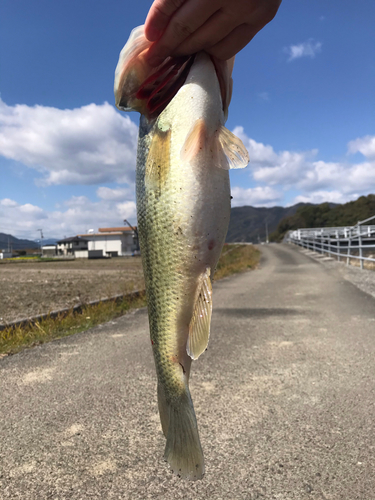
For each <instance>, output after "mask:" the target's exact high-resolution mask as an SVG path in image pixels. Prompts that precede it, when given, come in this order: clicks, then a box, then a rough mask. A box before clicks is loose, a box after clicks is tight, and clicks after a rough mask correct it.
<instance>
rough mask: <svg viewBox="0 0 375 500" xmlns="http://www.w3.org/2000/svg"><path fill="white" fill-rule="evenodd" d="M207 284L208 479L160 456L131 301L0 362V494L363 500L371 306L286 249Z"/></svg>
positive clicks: (204, 406) (373, 456) (370, 419)
mask: <svg viewBox="0 0 375 500" xmlns="http://www.w3.org/2000/svg"><path fill="white" fill-rule="evenodd" d="M261 249H262V252H263V258H262V262H261V266H260V269H258V270H256V271H253V272H249V273H245V274H241V275H238V276H235V277H232V278H229V279H225V280H223V281H221V282H219V283H217V284H216V286H215V288H214V315H213V326H212V336H211V342H210V346H209V349H208V351H207V353H205V355H204V356H202V358H201V359H199V361H197V362H196V363H195V364H194V366H193V376H192V384H191V387H192V394H193V399H194V402H195V408H196V413H197V417H198V424H199V427H200V434H201V440H202V445H203V449H204V452H205V457H206V476H205V477H204V479H203V480H202V481H198V482H195V483H189V482H184V481H181V480H179V479H178V478H177V477H175V476H173V475H172V474H171V473H170V472H169V470H168V468H167V466H166V464H165V463H164V462H163V459H162V454H163V448H164V437H163V436H162V434H161V431H160V424H159V419H158V414H157V403H156V383H155V373H154V367H153V360H152V358H151V348H150V345H149V340H148V327H147V316H146V311H145V310H144V309H142V310H139V311H136V312H134V313H132V314H130V315H128V316H125V317H123V318H121V319H119V320H116V321H115V322H113V323H109V324H106V325H103V326H102V327H98V328H95V329H93V330H90V331H88V332H85V333H82V334H79V335H75V336H73V337H70V338H65V339H63V340H61V341H56V342H52V343H50V344H48V345H44V346H41V347H38V348H34V349H30V350H27V351H24V352H22V353H20V354H18V355H15V356H12V357H8V358H3V359H2V360H0V386H1V387H0V463H1V468H0V498H1V499H2V500H3V499H12V500H15V499H22V500H31V499H33V500H46V499H58V500H64V499H66V500H78V499H82V500H86V499H100V500H102V499H103V500H110V499H123V500H124V499H141V500H144V499H148V498H150V499H151V498H157V499H163V500H164V499H165V500H167V499H217V500H218V499H225V500H227V499H229V500H231V499H235V500H255V499H266V500H270V499H278V500H292V499H298V500H301V499H302V500H303V499H323V500H333V499H335V500H336V499H343V500H355V499H360V500H375V432H374V422H375V299H374V298H373V297H371V296H370V295H366V294H365V293H364V292H361V291H360V290H358V289H357V288H356V287H355V286H354V285H352V284H350V283H349V282H347V281H344V280H343V279H342V278H341V277H340V275H339V274H338V273H336V271H334V270H327V269H325V267H324V266H323V265H322V264H320V263H318V262H315V261H314V260H312V259H311V258H310V257H309V256H306V255H304V254H303V253H301V252H300V251H299V250H297V249H294V248H292V247H289V246H284V245H269V246H267V247H266V246H264V247H262V248H261Z"/></svg>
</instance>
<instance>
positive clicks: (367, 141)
mask: <svg viewBox="0 0 375 500" xmlns="http://www.w3.org/2000/svg"><path fill="white" fill-rule="evenodd" d="M348 153H349V154H355V153H362V154H363V156H365V157H366V158H375V135H374V136H371V135H366V136H365V137H360V138H358V139H355V140H354V141H350V142H349V144H348Z"/></svg>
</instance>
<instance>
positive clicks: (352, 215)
mask: <svg viewBox="0 0 375 500" xmlns="http://www.w3.org/2000/svg"><path fill="white" fill-rule="evenodd" d="M374 215H375V194H369V195H368V196H361V197H360V198H358V200H356V201H350V202H348V203H345V204H343V205H333V204H330V203H322V204H321V205H304V206H301V207H298V209H297V211H296V212H295V214H293V215H291V216H286V217H285V218H283V219H282V220H281V221H280V223H279V225H278V226H277V229H276V231H274V232H273V233H272V234H270V241H281V240H282V239H283V237H284V236H285V234H286V232H287V231H289V230H291V229H300V228H304V227H337V226H354V225H355V224H357V222H358V221H362V220H365V219H368V218H369V217H372V216H374ZM373 223H374V222H373Z"/></svg>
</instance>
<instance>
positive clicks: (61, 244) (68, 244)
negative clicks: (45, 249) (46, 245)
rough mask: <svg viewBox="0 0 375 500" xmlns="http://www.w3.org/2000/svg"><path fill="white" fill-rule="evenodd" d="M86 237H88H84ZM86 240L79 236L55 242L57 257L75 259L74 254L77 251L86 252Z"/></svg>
mask: <svg viewBox="0 0 375 500" xmlns="http://www.w3.org/2000/svg"><path fill="white" fill-rule="evenodd" d="M85 236H88V235H85ZM87 243H88V242H87V240H86V239H84V238H81V237H80V236H72V237H71V238H64V239H63V240H60V241H58V242H57V255H65V256H72V257H75V253H76V252H77V251H79V250H87V249H88V246H87Z"/></svg>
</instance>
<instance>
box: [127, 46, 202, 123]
mask: <svg viewBox="0 0 375 500" xmlns="http://www.w3.org/2000/svg"><path fill="white" fill-rule="evenodd" d="M194 60H195V54H194V55H192V56H182V57H173V58H172V57H170V58H168V59H167V60H166V61H164V63H163V64H162V65H161V66H160V67H159V68H158V69H157V70H156V71H155V73H153V74H152V75H150V76H149V77H148V78H146V80H145V81H144V82H143V83H142V84H141V86H140V87H139V89H138V91H137V93H136V95H135V97H136V99H139V100H140V101H144V103H145V106H146V109H147V117H148V118H149V119H153V118H156V117H157V116H158V115H160V113H161V112H162V111H163V110H164V109H165V108H166V107H167V106H168V104H169V103H170V102H171V100H172V99H173V98H174V96H175V95H176V94H177V92H178V91H179V90H180V88H181V87H182V86H183V85H184V83H185V81H186V78H187V77H188V74H189V72H190V68H191V67H192V65H193V63H194Z"/></svg>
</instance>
